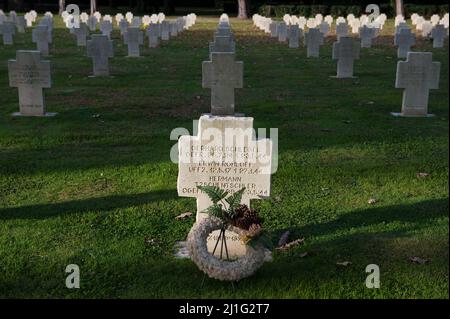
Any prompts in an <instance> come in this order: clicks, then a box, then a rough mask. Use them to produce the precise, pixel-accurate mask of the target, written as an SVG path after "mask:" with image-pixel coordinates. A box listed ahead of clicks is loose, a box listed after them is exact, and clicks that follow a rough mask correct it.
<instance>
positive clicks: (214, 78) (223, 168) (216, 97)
mask: <svg viewBox="0 0 450 319" xmlns="http://www.w3.org/2000/svg"><path fill="white" fill-rule="evenodd" d="M225 38H228V39H225ZM209 48H210V55H209V61H204V62H203V64H202V77H203V79H202V86H203V87H204V88H209V89H211V113H210V114H204V115H202V116H201V117H200V119H199V121H198V128H197V130H196V131H197V132H198V133H197V134H194V136H189V135H183V136H181V137H180V138H179V141H178V181H177V190H178V195H179V196H183V197H195V198H196V199H197V222H201V221H202V220H203V219H204V218H207V216H208V215H207V214H206V213H205V210H206V209H207V208H208V207H209V206H210V205H211V204H212V202H211V201H210V199H209V198H208V196H207V195H206V194H205V193H203V192H202V191H201V190H199V189H198V188H197V186H205V185H209V186H217V187H219V188H221V189H223V190H225V191H227V192H229V193H234V192H236V191H238V190H240V189H241V188H242V187H245V188H246V189H245V192H244V194H243V196H242V203H243V204H246V205H247V206H248V207H250V200H251V199H261V198H266V197H268V196H269V195H270V179H271V172H272V141H271V140H270V139H267V138H261V139H255V138H256V134H255V133H254V129H253V118H252V117H247V116H244V115H243V114H236V113H235V96H234V90H235V88H242V87H243V62H238V61H235V45H234V37H233V34H232V31H231V26H230V24H229V19H228V16H227V15H222V16H221V17H220V21H219V25H218V28H217V30H216V32H215V33H214V40H213V42H211V43H210V46H209ZM219 232H220V231H216V232H213V233H212V234H211V235H210V237H209V238H208V240H207V247H208V250H209V252H210V253H214V243H215V242H216V241H217V239H216V238H220V235H219ZM225 237H226V241H227V242H228V244H227V248H226V249H227V257H230V258H233V257H238V256H242V255H243V254H245V253H246V246H245V245H244V244H243V243H242V242H241V240H240V239H239V236H238V235H237V234H234V233H232V232H229V231H228V230H227V231H226V232H225ZM216 255H217V256H218V257H219V256H220V257H221V254H219V250H218V249H217V251H216Z"/></svg>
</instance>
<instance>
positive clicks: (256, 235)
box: [187, 186, 271, 281]
mask: <svg viewBox="0 0 450 319" xmlns="http://www.w3.org/2000/svg"><path fill="white" fill-rule="evenodd" d="M198 188H199V189H200V190H201V191H203V192H204V193H206V194H207V195H208V197H209V198H210V199H211V201H212V203H213V204H212V205H211V206H210V207H208V208H207V209H206V210H205V213H207V214H208V215H209V216H208V217H207V218H204V219H202V220H200V221H199V222H196V223H195V224H194V226H193V227H192V229H191V231H190V232H189V235H188V239H187V247H188V250H189V253H190V256H191V259H192V261H194V263H195V264H196V265H197V266H198V268H199V269H200V270H202V271H203V272H204V273H206V274H207V275H208V276H209V277H211V278H215V279H219V280H227V281H238V280H240V279H243V278H245V277H248V276H251V275H252V274H253V273H254V272H255V271H256V270H257V269H258V268H259V267H261V266H262V264H263V263H264V257H265V249H266V248H271V241H270V239H269V238H268V237H267V235H266V234H265V232H264V230H263V227H262V222H263V220H262V219H261V218H260V217H259V215H258V212H256V211H255V210H252V209H250V208H249V207H248V206H247V205H244V204H241V199H242V195H243V194H244V191H245V188H242V189H240V190H239V191H237V192H234V193H233V194H229V193H228V192H227V191H224V190H222V189H220V188H218V187H215V186H198ZM216 230H220V235H219V239H218V240H217V242H216V245H215V247H217V246H218V242H219V240H220V238H221V237H222V241H225V242H224V243H223V242H222V243H221V253H220V258H219V257H217V256H215V254H214V252H213V253H210V252H209V251H208V248H207V239H208V237H209V235H210V234H211V233H212V232H213V231H216ZM226 230H228V231H231V232H233V233H236V234H237V235H238V236H239V238H240V240H241V241H242V242H243V243H244V244H245V245H246V253H245V255H243V256H241V257H239V258H237V259H230V258H229V256H228V250H227V244H226V236H225V231H226ZM223 247H225V253H224V254H223V251H222V249H223ZM214 251H215V250H214ZM222 257H224V258H222Z"/></svg>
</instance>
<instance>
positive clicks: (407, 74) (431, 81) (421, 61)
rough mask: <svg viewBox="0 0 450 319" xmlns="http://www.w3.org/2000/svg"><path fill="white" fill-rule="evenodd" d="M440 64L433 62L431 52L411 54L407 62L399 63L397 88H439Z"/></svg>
mask: <svg viewBox="0 0 450 319" xmlns="http://www.w3.org/2000/svg"><path fill="white" fill-rule="evenodd" d="M440 68H441V64H440V62H433V61H432V53H431V52H409V53H408V57H407V60H406V61H399V62H398V63H397V78H396V81H395V87H396V88H402V89H406V88H409V87H419V86H420V87H426V88H428V89H438V88H439V77H440V75H439V73H440Z"/></svg>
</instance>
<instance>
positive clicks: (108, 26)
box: [100, 20, 113, 39]
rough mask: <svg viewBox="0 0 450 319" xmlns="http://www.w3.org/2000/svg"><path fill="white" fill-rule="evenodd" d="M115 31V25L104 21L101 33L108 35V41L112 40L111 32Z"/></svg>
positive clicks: (101, 25)
mask: <svg viewBox="0 0 450 319" xmlns="http://www.w3.org/2000/svg"><path fill="white" fill-rule="evenodd" d="M112 30H113V25H112V23H111V21H109V20H103V21H102V22H100V31H101V32H102V34H103V35H106V36H107V37H108V39H111V32H112Z"/></svg>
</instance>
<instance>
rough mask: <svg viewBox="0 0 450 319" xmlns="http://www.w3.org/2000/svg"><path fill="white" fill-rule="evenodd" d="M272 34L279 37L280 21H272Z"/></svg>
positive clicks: (273, 36)
mask: <svg viewBox="0 0 450 319" xmlns="http://www.w3.org/2000/svg"><path fill="white" fill-rule="evenodd" d="M269 28H270V36H271V37H272V38H277V37H278V22H276V21H272V23H270V26H269Z"/></svg>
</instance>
